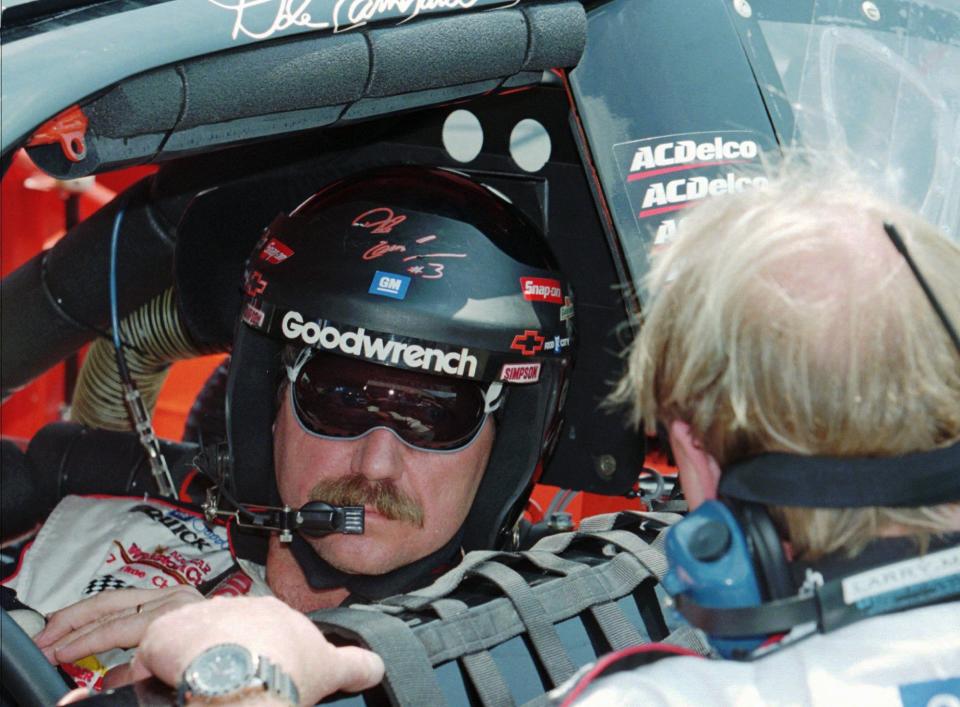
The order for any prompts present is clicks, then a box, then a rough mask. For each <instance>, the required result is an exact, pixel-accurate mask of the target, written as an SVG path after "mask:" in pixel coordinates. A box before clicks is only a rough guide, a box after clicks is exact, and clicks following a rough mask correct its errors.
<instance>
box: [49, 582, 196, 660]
mask: <svg viewBox="0 0 960 707" xmlns="http://www.w3.org/2000/svg"><path fill="white" fill-rule="evenodd" d="M202 600H203V597H202V596H201V595H200V594H199V593H197V592H170V593H168V594H167V595H166V596H165V597H164V598H162V599H160V600H159V601H151V602H149V603H148V604H144V605H143V608H142V611H140V612H139V613H137V611H136V607H134V608H133V609H128V610H127V611H126V612H125V613H121V614H118V615H115V616H113V617H104V618H103V619H100V620H98V621H97V622H95V623H93V624H91V625H89V626H86V627H83V628H81V629H78V630H77V631H75V632H72V633H70V634H68V635H67V636H65V637H64V638H62V639H61V640H60V641H58V642H57V643H56V644H54V645H53V646H50V647H48V649H47V650H51V649H52V654H53V657H54V659H55V660H56V662H58V663H70V662H73V661H75V660H79V659H80V658H85V657H86V656H88V655H93V654H94V653H101V652H103V651H106V650H110V649H112V648H133V647H135V646H137V645H139V643H140V641H141V639H142V638H143V634H144V633H145V632H146V630H147V627H148V626H149V625H150V623H151V622H152V621H154V620H156V619H157V618H159V617H160V616H163V615H164V614H166V613H169V612H170V611H173V610H174V609H177V608H179V607H181V606H184V605H185V604H190V603H193V602H195V601H202ZM45 654H46V653H45Z"/></svg>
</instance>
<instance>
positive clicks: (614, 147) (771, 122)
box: [570, 0, 960, 299]
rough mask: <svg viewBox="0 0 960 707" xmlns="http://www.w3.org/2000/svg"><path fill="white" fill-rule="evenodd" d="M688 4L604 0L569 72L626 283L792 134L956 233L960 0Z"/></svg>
mask: <svg viewBox="0 0 960 707" xmlns="http://www.w3.org/2000/svg"><path fill="white" fill-rule="evenodd" d="M678 5H679V3H670V2H642V3H640V2H635V1H633V0H611V1H610V2H607V3H603V4H600V5H597V6H595V7H594V8H592V9H591V11H590V13H589V15H588V23H589V28H588V41H587V49H586V52H585V54H584V57H583V59H582V60H581V62H580V64H579V65H578V66H577V68H576V69H574V70H573V71H572V72H571V73H570V86H571V92H572V95H573V99H574V101H575V103H576V108H577V110H578V112H579V115H580V118H581V124H582V137H583V138H584V139H585V140H586V146H587V147H588V148H589V154H590V156H591V158H592V160H593V163H594V166H595V168H596V175H595V176H596V181H597V182H598V184H599V187H600V189H599V190H598V194H599V195H600V196H601V197H602V200H603V203H601V209H602V212H603V213H604V214H605V215H607V216H608V217H609V218H608V223H607V225H608V227H609V230H610V237H611V241H612V242H613V244H614V246H615V252H619V254H620V256H621V262H620V266H621V269H622V272H623V278H624V280H625V281H628V280H633V281H634V282H638V281H639V280H640V279H642V277H643V276H644V275H645V274H646V272H647V270H648V268H649V255H650V253H651V250H652V249H653V248H654V247H656V245H658V244H665V243H667V242H669V239H670V235H671V233H672V231H673V229H674V228H675V220H676V218H677V217H678V216H680V215H681V214H682V209H684V208H686V207H687V206H690V205H692V204H693V203H695V202H696V201H697V200H699V199H700V198H703V197H705V196H708V195H710V194H714V193H723V192H724V191H730V190H740V189H741V188H750V187H751V186H755V185H756V182H757V181H758V180H756V178H755V176H756V174H757V169H758V166H759V165H760V164H761V163H762V162H763V160H764V158H765V157H766V156H775V155H776V154H777V153H778V152H779V150H778V146H782V145H798V146H800V147H802V148H812V149H814V150H817V151H822V152H825V153H828V154H830V155H838V156H841V157H843V158H844V159H846V160H847V161H849V162H850V163H852V164H853V165H854V166H855V167H857V168H858V170H859V171H860V172H861V173H862V174H864V175H865V176H866V178H867V179H868V180H869V181H870V182H872V183H873V184H874V185H875V186H876V187H877V188H878V189H879V190H880V191H881V193H883V194H884V195H886V196H888V197H889V198H891V199H894V200H896V201H898V202H900V203H902V204H904V205H905V206H908V207H910V208H913V209H914V210H917V211H919V212H920V213H921V214H922V215H923V216H924V217H925V218H926V219H927V220H928V221H930V222H932V223H934V224H936V225H938V226H939V227H940V228H941V229H942V230H943V231H944V232H946V233H947V234H948V235H949V236H950V237H951V238H953V239H956V240H960V2H954V1H952V0H951V2H939V3H925V4H922V3H919V2H915V1H904V0H889V1H886V2H883V3H880V2H877V3H876V4H875V3H874V2H870V1H869V0H868V1H866V2H861V1H860V0H856V1H855V2H853V1H850V0H796V1H792V2H789V3H785V2H782V1H781V0H735V1H732V2H704V3H701V4H698V6H697V13H692V12H689V11H687V10H684V9H683V8H681V7H678ZM751 175H753V176H754V179H753V180H752V181H748V179H747V178H748V177H750V176H751ZM617 249H618V250H617ZM638 294H639V295H640V299H642V298H643V292H642V291H640V292H639V293H638Z"/></svg>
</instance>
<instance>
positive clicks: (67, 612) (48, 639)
mask: <svg viewBox="0 0 960 707" xmlns="http://www.w3.org/2000/svg"><path fill="white" fill-rule="evenodd" d="M177 589H179V587H169V588H166V589H113V590H110V589H108V590H106V591H103V592H100V593H99V594H97V595H96V596H93V597H90V598H89V599H84V600H82V601H78V602H77V603H75V604H71V605H70V606H68V607H66V608H63V609H60V610H59V611H56V612H54V613H53V614H51V615H50V618H49V619H48V620H47V625H46V626H45V627H44V629H43V630H42V631H41V632H40V633H38V634H37V635H36V636H34V639H33V640H34V642H35V643H36V644H37V645H38V646H40V647H41V648H45V647H46V646H49V645H52V644H54V643H56V642H57V641H58V640H60V639H61V638H63V637H64V636H65V635H67V634H68V633H70V632H71V631H75V630H76V629H78V628H80V627H81V626H85V625H87V624H89V623H91V622H93V621H96V620H97V619H98V618H100V617H102V616H106V615H109V614H115V613H117V612H118V611H122V610H123V609H128V608H130V607H136V606H137V605H138V604H145V603H147V602H148V601H151V600H154V599H158V598H160V597H163V596H165V595H167V594H170V593H171V592H173V591H176V590H177Z"/></svg>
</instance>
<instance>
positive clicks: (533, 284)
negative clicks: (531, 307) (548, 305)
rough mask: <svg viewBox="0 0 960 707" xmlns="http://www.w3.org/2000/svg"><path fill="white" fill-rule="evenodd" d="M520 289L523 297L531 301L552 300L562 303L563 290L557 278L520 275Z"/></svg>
mask: <svg viewBox="0 0 960 707" xmlns="http://www.w3.org/2000/svg"><path fill="white" fill-rule="evenodd" d="M520 291H521V292H523V298H524V299H525V300H528V301H531V302H553V303H554V304H563V291H562V290H561V289H560V282H559V281H558V280H551V279H550V278H547V277H521V278H520Z"/></svg>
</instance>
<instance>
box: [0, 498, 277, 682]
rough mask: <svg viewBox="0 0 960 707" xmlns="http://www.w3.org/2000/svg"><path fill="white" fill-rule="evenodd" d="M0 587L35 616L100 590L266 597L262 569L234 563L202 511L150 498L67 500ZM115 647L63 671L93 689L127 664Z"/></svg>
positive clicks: (126, 654)
mask: <svg viewBox="0 0 960 707" xmlns="http://www.w3.org/2000/svg"><path fill="white" fill-rule="evenodd" d="M4 584H5V586H7V587H10V588H11V589H14V590H15V591H16V592H17V599H18V600H19V601H20V602H22V603H23V604H25V605H27V606H29V607H30V608H31V609H34V610H35V611H38V612H40V613H41V614H49V613H51V612H54V611H57V610H59V609H62V608H64V607H66V606H69V605H70V604H73V603H75V602H77V601H80V600H81V599H86V598H89V597H90V596H93V595H94V594H97V593H99V592H102V591H104V590H106V589H121V588H126V587H135V588H140V589H148V588H163V587H170V586H175V585H177V584H189V585H192V586H194V587H196V588H197V589H198V590H199V591H200V593H201V594H203V595H205V596H208V597H209V596H217V595H220V596H224V595H251V596H265V595H270V594H272V592H271V591H270V589H269V588H268V587H267V584H266V581H265V570H264V568H263V567H262V566H260V565H257V564H255V563H253V562H250V561H248V560H237V558H236V557H234V555H233V553H232V551H231V547H230V542H229V539H228V534H227V528H226V527H224V526H222V525H210V526H208V525H207V524H205V523H204V519H203V516H202V514H201V513H199V512H197V511H195V510H191V509H189V508H185V507H183V506H180V505H177V504H172V503H168V502H165V501H161V500H157V499H153V498H151V499H144V498H129V497H115V496H67V497H66V498H64V499H63V500H62V501H61V502H60V503H59V504H58V505H57V507H56V508H54V510H53V512H52V513H51V514H50V516H49V517H48V519H47V521H46V523H44V525H43V527H42V528H41V529H40V532H39V533H38V534H37V537H36V538H35V540H34V541H33V543H32V544H31V545H30V546H29V547H28V548H27V549H26V550H25V551H24V553H23V555H22V556H21V558H20V565H19V567H18V568H17V571H16V572H15V573H14V575H13V576H12V577H10V578H9V579H8V580H7V581H6V582H5V583H4ZM131 657H132V651H130V650H121V649H115V650H111V651H107V652H105V653H102V654H98V655H95V656H90V657H88V658H85V659H83V660H81V661H78V663H77V664H75V665H63V666H61V667H62V668H63V670H64V671H65V672H66V673H68V674H69V675H70V676H71V677H72V678H73V679H74V680H75V681H76V682H77V684H78V685H80V686H82V687H89V686H95V687H99V683H100V682H101V680H102V677H103V675H104V673H106V671H107V670H108V669H110V668H112V667H114V666H116V665H120V664H123V663H126V662H129V660H130V658H131Z"/></svg>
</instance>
